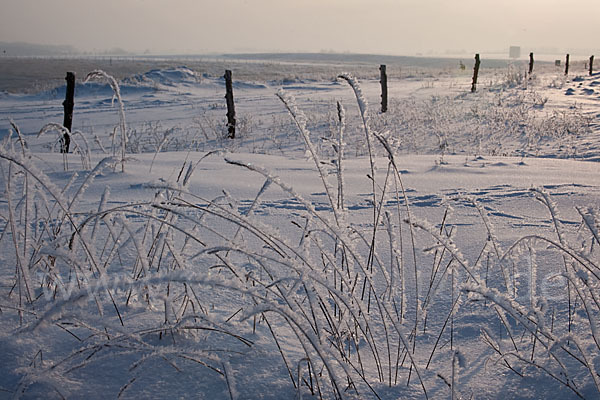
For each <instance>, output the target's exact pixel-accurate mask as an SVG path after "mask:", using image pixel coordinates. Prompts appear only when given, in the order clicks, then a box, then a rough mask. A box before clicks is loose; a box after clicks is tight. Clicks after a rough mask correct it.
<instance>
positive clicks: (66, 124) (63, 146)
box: [60, 72, 75, 153]
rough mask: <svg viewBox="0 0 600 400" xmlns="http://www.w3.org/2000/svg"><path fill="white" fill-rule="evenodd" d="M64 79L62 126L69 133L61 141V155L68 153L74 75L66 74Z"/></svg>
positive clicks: (73, 95)
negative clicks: (65, 88)
mask: <svg viewBox="0 0 600 400" xmlns="http://www.w3.org/2000/svg"><path fill="white" fill-rule="evenodd" d="M65 79H66V81H67V94H66V96H65V101H63V108H64V110H65V118H64V119H63V126H64V127H65V128H67V130H68V131H69V133H68V134H67V133H65V134H64V135H63V141H62V144H61V146H60V152H61V153H68V152H69V146H70V144H71V138H70V137H69V134H70V133H71V127H72V126H73V107H74V106H75V101H74V98H75V73H73V72H67V77H66V78H65Z"/></svg>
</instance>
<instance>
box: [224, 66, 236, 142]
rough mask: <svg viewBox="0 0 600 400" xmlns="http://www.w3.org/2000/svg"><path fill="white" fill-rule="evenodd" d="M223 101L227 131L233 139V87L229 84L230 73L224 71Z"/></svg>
mask: <svg viewBox="0 0 600 400" xmlns="http://www.w3.org/2000/svg"><path fill="white" fill-rule="evenodd" d="M225 90H226V93H225V100H226V101H227V130H228V131H229V138H230V139H234V138H235V105H234V104H233V85H232V83H231V71H230V70H228V69H227V70H225Z"/></svg>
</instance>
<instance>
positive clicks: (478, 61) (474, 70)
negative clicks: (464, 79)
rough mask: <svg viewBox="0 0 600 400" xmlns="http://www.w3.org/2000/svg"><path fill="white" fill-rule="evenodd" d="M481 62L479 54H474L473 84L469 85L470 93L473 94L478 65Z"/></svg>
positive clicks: (475, 87)
mask: <svg viewBox="0 0 600 400" xmlns="http://www.w3.org/2000/svg"><path fill="white" fill-rule="evenodd" d="M480 64H481V61H480V60H479V53H478V54H475V67H474V68H473V84H472V85H471V93H474V92H475V91H476V90H477V76H478V75H479V65H480Z"/></svg>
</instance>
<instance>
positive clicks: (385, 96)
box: [379, 64, 388, 113]
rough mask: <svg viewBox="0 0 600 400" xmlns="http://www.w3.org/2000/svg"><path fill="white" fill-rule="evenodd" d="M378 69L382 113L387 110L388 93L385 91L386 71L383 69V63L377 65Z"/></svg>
mask: <svg viewBox="0 0 600 400" xmlns="http://www.w3.org/2000/svg"><path fill="white" fill-rule="evenodd" d="M379 71H380V72H381V78H380V83H381V112H382V113H384V112H386V111H387V106H388V93H387V73H386V71H385V65H384V64H381V65H380V66H379Z"/></svg>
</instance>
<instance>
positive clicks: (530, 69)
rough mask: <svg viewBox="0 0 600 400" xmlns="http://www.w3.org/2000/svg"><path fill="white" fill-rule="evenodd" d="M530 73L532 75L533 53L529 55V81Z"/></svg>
mask: <svg viewBox="0 0 600 400" xmlns="http://www.w3.org/2000/svg"><path fill="white" fill-rule="evenodd" d="M532 73H533V53H529V79H531V74H532Z"/></svg>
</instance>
